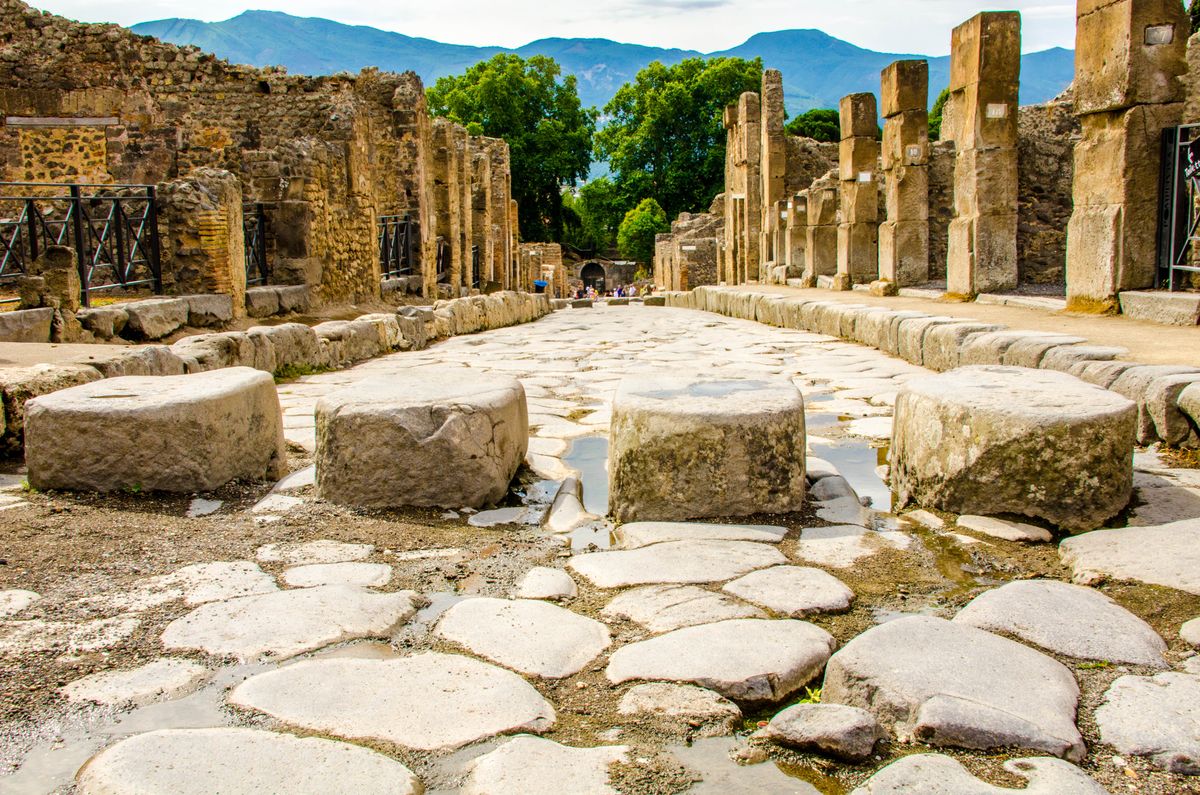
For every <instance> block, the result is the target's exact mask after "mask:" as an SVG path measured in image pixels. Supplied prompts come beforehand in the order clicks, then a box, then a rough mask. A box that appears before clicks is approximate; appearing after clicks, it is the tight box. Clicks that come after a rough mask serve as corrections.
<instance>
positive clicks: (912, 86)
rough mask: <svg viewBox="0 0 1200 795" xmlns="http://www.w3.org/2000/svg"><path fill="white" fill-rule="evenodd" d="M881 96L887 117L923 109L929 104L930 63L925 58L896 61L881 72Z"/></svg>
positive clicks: (881, 102)
mask: <svg viewBox="0 0 1200 795" xmlns="http://www.w3.org/2000/svg"><path fill="white" fill-rule="evenodd" d="M879 84H880V85H879V97H880V105H881V106H882V110H883V115H884V117H885V118H891V117H892V116H896V115H899V114H901V113H904V112H906V111H921V112H924V111H926V110H927V109H928V107H929V105H928V103H929V63H928V62H927V61H923V60H911V61H895V62H893V63H891V64H888V65H887V66H886V67H884V69H883V71H882V72H880V73H879Z"/></svg>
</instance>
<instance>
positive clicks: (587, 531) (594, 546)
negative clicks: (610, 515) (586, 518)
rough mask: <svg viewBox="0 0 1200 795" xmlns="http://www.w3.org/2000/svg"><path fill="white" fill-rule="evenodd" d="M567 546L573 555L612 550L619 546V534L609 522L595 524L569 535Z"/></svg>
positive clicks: (579, 528)
mask: <svg viewBox="0 0 1200 795" xmlns="http://www.w3.org/2000/svg"><path fill="white" fill-rule="evenodd" d="M567 545H568V546H569V547H570V549H571V552H572V553H580V552H591V551H594V550H599V549H612V548H613V547H615V546H616V545H617V534H616V533H615V532H614V531H613V528H612V526H611V525H609V524H608V523H607V522H594V523H592V524H587V525H584V526H583V527H578V528H576V529H574V530H572V531H571V532H570V533H568V534H567Z"/></svg>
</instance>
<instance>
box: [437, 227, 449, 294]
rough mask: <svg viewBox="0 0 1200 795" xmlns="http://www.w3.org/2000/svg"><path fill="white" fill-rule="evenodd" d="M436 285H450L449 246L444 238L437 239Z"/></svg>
mask: <svg viewBox="0 0 1200 795" xmlns="http://www.w3.org/2000/svg"><path fill="white" fill-rule="evenodd" d="M437 283H438V284H449V283H450V244H449V243H447V242H446V239H445V238H444V237H439V238H438V239H437Z"/></svg>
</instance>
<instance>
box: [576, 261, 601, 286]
mask: <svg viewBox="0 0 1200 795" xmlns="http://www.w3.org/2000/svg"><path fill="white" fill-rule="evenodd" d="M579 278H580V280H581V281H582V282H583V286H584V287H585V288H587V287H594V288H596V292H600V293H602V292H604V266H603V265H601V264H600V263H598V262H589V263H587V264H586V265H584V266H583V267H582V268H580V269H579Z"/></svg>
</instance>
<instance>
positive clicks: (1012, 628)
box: [953, 580, 1167, 668]
mask: <svg viewBox="0 0 1200 795" xmlns="http://www.w3.org/2000/svg"><path fill="white" fill-rule="evenodd" d="M953 620H954V622H955V623H956V624H966V625H968V626H972V627H978V628H979V629H986V630H988V631H989V632H1000V633H1004V634H1006V635H1013V636H1015V637H1017V638H1019V639H1020V640H1023V641H1025V642H1026V643H1030V644H1033V645H1035V646H1039V647H1041V648H1042V649H1045V650H1046V651H1050V652H1054V653H1056V654H1061V655H1064V656H1066V657H1076V658H1078V659H1082V660H1105V661H1107V662H1112V663H1130V664H1133V665H1149V666H1153V667H1155V668H1166V667H1167V662H1166V660H1165V659H1164V658H1163V653H1164V652H1166V650H1167V644H1166V643H1164V642H1163V639H1162V638H1160V637H1159V636H1158V633H1157V632H1155V631H1154V628H1153V627H1151V626H1150V625H1149V624H1147V623H1146V622H1145V621H1143V620H1142V619H1140V618H1138V617H1137V616H1135V615H1134V614H1133V613H1130V612H1129V611H1128V610H1126V609H1125V608H1123V607H1121V606H1120V605H1119V604H1117V603H1116V602H1114V601H1113V600H1112V599H1109V598H1108V597H1107V596H1105V595H1104V594H1102V593H1100V592H1099V591H1095V590H1093V589H1091V588H1085V587H1083V586H1081V585H1071V584H1070V583H1065V582H1058V581H1057V580H1019V581H1016V582H1010V583H1008V584H1007V585H1002V586H1000V587H999V588H993V589H992V590H990V591H985V592H984V593H982V594H980V595H979V596H977V597H975V598H974V599H973V600H972V601H971V602H970V603H969V604H967V606H966V607H964V608H963V609H962V610H960V611H959V612H958V615H956V616H955V617H954V619H953Z"/></svg>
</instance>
